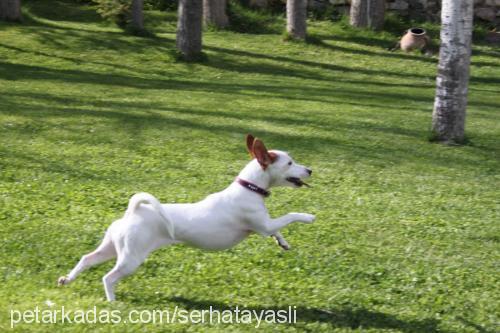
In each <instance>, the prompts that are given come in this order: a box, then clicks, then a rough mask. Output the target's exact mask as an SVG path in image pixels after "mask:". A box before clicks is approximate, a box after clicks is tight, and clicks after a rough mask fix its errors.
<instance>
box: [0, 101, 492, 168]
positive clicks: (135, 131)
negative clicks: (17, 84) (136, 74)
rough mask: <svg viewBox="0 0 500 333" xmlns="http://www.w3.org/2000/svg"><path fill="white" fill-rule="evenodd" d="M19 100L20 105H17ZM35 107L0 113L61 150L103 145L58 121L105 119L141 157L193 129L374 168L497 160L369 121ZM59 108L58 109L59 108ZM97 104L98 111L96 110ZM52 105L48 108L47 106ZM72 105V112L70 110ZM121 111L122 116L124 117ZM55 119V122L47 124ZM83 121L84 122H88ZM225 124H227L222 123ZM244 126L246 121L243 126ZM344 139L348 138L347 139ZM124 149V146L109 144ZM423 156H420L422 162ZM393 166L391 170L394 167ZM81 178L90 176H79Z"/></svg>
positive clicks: (109, 104) (143, 106)
mask: <svg viewBox="0 0 500 333" xmlns="http://www.w3.org/2000/svg"><path fill="white" fill-rule="evenodd" d="M16 100H17V101H16ZM28 100H29V101H33V100H37V101H38V103H37V104H33V103H32V102H29V103H27V104H24V102H23V101H22V100H19V98H15V97H14V96H10V95H9V96H4V97H3V98H2V97H0V107H1V108H2V109H3V110H5V111H4V114H12V115H15V116H24V117H27V118H28V119H30V120H32V121H33V124H35V125H34V126H36V128H35V129H34V130H32V131H31V132H30V133H25V132H26V131H24V130H22V129H7V130H10V131H17V132H18V135H37V136H38V137H44V138H45V140H48V141H50V142H54V143H55V144H57V143H58V142H59V141H61V140H69V141H71V142H78V143H81V144H84V145H92V144H94V141H95V143H97V142H99V140H100V138H99V137H95V133H94V134H93V135H91V136H89V134H88V133H86V132H85V128H82V127H81V125H80V124H78V123H75V124H73V123H68V124H65V125H64V128H65V132H63V133H62V134H58V135H54V134H53V132H52V131H51V128H52V127H53V125H52V124H53V123H54V120H55V119H58V118H60V119H65V118H68V117H75V116H77V117H88V118H87V121H92V119H93V118H95V119H99V122H100V123H103V121H105V122H106V123H109V126H110V127H112V128H113V129H116V130H117V131H124V132H126V133H129V134H130V135H129V136H130V138H131V140H130V141H128V142H127V143H126V144H127V146H128V149H131V150H133V151H141V149H142V147H143V146H144V143H145V142H147V137H145V134H144V133H143V132H144V129H148V130H151V129H157V130H160V131H174V130H176V129H192V130H197V131H207V132H209V133H212V134H213V133H219V134H220V135H222V136H227V135H228V134H231V133H239V134H244V133H248V132H253V133H254V134H256V135H259V136H260V135H262V136H264V137H266V139H268V140H269V141H272V142H274V144H275V145H277V146H279V147H284V148H287V147H294V150H295V151H300V150H304V151H307V152H308V153H325V152H330V153H334V154H342V155H343V158H344V159H348V160H350V161H352V162H355V161H360V160H363V161H365V162H367V163H370V164H373V165H380V166H386V165H390V164H391V163H408V162H411V161H415V158H417V159H425V160H426V161H429V163H432V164H433V165H437V166H441V167H451V168H455V167H456V166H457V165H462V166H464V167H473V166H474V165H476V163H477V161H476V158H475V157H474V155H477V157H487V156H489V155H490V154H495V151H488V150H484V149H477V150H475V151H474V155H472V156H471V155H470V154H469V155H465V156H462V155H458V154H455V155H453V156H450V155H448V156H441V157H439V156H436V155H435V154H434V153H433V152H432V151H429V150H418V152H417V151H413V150H409V149H408V148H407V147H405V146H404V145H398V144H394V142H393V141H392V139H391V135H399V136H410V137H417V138H420V140H421V141H423V140H425V134H426V132H425V131H421V132H419V131H412V130H407V129H405V128H399V127H397V126H385V125H383V124H371V123H369V122H366V121H362V120H359V121H349V122H346V121H339V122H328V121H327V122H325V121H322V122H321V121H319V120H314V119H307V118H304V117H303V115H302V114H300V113H297V114H294V113H291V114H288V115H287V116H286V117H284V116H280V115H279V114H269V113H258V112H254V113H251V114H247V113H245V112H236V111H235V112H234V114H233V113H231V112H227V113H224V112H219V111H207V110H197V109H193V108H176V107H167V106H164V105H161V104H159V105H154V104H153V105H151V104H149V103H140V102H139V103H137V102H132V103H125V102H115V101H103V102H89V105H86V106H85V104H87V103H85V102H84V104H82V102H81V101H76V100H73V99H72V98H70V97H64V98H62V97H57V96H43V95H42V94H38V95H36V94H35V95H33V96H31V97H28ZM54 102H56V105H54ZM92 103H94V105H92ZM46 105H47V106H46ZM65 105H70V106H65ZM118 110H119V111H118ZM47 119H51V120H47ZM82 119H83V118H82ZM222 119H223V120H222ZM241 120H245V121H244V122H241ZM261 121H265V122H268V123H271V124H275V125H280V126H287V127H290V128H294V127H296V126H297V125H298V124H300V125H305V126H308V127H311V128H315V129H316V130H317V134H311V135H308V136H307V137H304V136H301V135H300V134H297V133H295V134H289V133H286V132H282V131H280V130H278V129H276V130H262V129H261V128H256V127H255V126H254V125H252V124H253V123H254V122H261ZM331 131H335V132H337V133H339V135H340V136H341V137H345V136H351V135H353V133H357V134H356V137H357V140H355V141H345V140H339V139H337V138H332V137H327V136H324V135H323V133H327V132H331ZM342 133H343V134H342ZM377 133H382V134H384V135H389V136H385V139H386V140H387V141H384V142H381V143H379V145H378V147H377V149H374V148H373V146H372V145H371V144H368V142H369V141H370V139H371V138H372V137H374V136H376V135H377ZM109 144H118V145H120V146H123V144H124V143H123V142H109ZM416 155H418V156H416ZM388 163H389V164H388ZM51 168H54V169H57V170H67V171H68V172H71V170H69V169H67V168H66V167H65V166H60V167H58V166H51ZM76 176H77V177H80V176H85V175H76Z"/></svg>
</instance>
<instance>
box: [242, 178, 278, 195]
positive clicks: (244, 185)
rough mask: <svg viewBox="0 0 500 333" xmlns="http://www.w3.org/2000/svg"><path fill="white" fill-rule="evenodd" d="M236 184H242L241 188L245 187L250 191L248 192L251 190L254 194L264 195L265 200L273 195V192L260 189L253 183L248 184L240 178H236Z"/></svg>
mask: <svg viewBox="0 0 500 333" xmlns="http://www.w3.org/2000/svg"><path fill="white" fill-rule="evenodd" d="M236 182H237V183H238V184H240V185H241V186H243V187H244V188H246V189H248V190H250V191H252V192H255V193H258V194H260V195H262V196H263V197H265V198H267V197H268V196H270V195H271V192H269V191H267V190H264V189H263V188H261V187H258V186H257V185H255V184H253V183H250V182H247V181H246V180H244V179H241V178H239V177H236Z"/></svg>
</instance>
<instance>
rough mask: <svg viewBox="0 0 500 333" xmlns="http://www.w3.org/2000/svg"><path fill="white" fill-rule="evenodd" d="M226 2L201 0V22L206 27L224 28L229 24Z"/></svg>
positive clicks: (224, 0)
mask: <svg viewBox="0 0 500 333" xmlns="http://www.w3.org/2000/svg"><path fill="white" fill-rule="evenodd" d="M226 6H227V2H226V0H203V21H204V22H205V24H206V25H212V26H215V27H217V28H225V27H226V26H227V24H228V23H229V19H228V17H227V14H226Z"/></svg>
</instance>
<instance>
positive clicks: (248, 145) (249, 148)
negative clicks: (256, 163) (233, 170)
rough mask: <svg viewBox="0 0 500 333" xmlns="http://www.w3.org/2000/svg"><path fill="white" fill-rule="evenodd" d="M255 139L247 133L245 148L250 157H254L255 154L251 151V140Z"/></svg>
mask: <svg viewBox="0 0 500 333" xmlns="http://www.w3.org/2000/svg"><path fill="white" fill-rule="evenodd" d="M254 141H255V138H254V137H253V135H252V134H247V150H248V153H249V154H250V157H251V158H255V154H254V153H253V142H254Z"/></svg>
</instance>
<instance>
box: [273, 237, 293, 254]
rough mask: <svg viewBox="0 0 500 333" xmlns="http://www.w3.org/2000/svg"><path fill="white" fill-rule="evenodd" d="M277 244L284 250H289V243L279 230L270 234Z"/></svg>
mask: <svg viewBox="0 0 500 333" xmlns="http://www.w3.org/2000/svg"><path fill="white" fill-rule="evenodd" d="M271 237H272V238H274V240H275V241H276V243H278V245H279V246H280V247H281V248H282V249H283V250H285V251H287V250H290V244H288V242H287V241H286V239H285V237H283V235H282V234H281V233H280V232H277V233H275V234H272V235H271Z"/></svg>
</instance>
